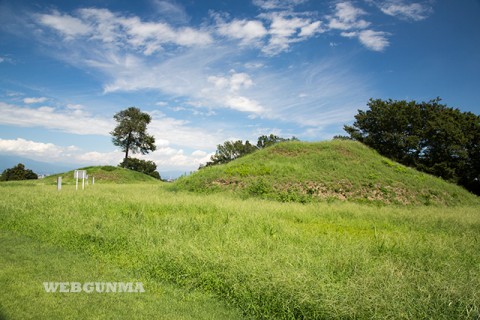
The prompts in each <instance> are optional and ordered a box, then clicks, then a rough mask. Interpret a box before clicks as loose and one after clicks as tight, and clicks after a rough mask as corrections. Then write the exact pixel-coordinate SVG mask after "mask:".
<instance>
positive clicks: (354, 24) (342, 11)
mask: <svg viewBox="0 0 480 320" xmlns="http://www.w3.org/2000/svg"><path fill="white" fill-rule="evenodd" d="M365 14H366V12H365V11H363V10H362V9H360V8H356V7H354V6H353V5H352V3H351V2H339V3H337V4H336V5H335V13H334V15H333V16H329V17H328V20H329V23H328V26H329V27H330V28H331V29H340V30H351V29H365V28H367V27H368V26H369V25H370V22H367V21H365V20H363V19H359V18H360V17H361V16H363V15H365Z"/></svg>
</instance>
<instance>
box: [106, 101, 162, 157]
mask: <svg viewBox="0 0 480 320" xmlns="http://www.w3.org/2000/svg"><path fill="white" fill-rule="evenodd" d="M113 118H114V119H115V121H117V123H118V124H117V126H116V127H115V129H114V130H113V131H112V132H110V134H111V135H112V136H113V138H112V142H113V144H114V145H116V146H118V147H120V148H121V150H122V151H123V152H125V158H124V159H128V152H129V151H131V152H132V153H139V152H140V153H141V154H147V153H149V152H150V151H155V150H156V146H155V138H154V137H153V136H151V135H149V134H147V125H148V124H149V123H150V121H151V120H152V118H151V117H150V115H149V114H147V113H144V112H141V111H140V109H138V108H135V107H130V108H128V109H125V110H122V111H120V112H118V113H116V114H115V115H114V116H113Z"/></svg>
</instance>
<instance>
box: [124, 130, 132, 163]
mask: <svg viewBox="0 0 480 320" xmlns="http://www.w3.org/2000/svg"><path fill="white" fill-rule="evenodd" d="M131 140H132V133H131V132H130V133H129V134H128V139H127V145H126V147H125V159H123V165H124V166H126V165H127V159H128V150H129V149H130V143H131Z"/></svg>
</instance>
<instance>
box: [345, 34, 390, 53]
mask: <svg viewBox="0 0 480 320" xmlns="http://www.w3.org/2000/svg"><path fill="white" fill-rule="evenodd" d="M341 35H342V36H343V37H346V38H358V40H359V41H360V42H361V43H362V44H363V45H364V46H365V47H367V48H368V49H370V50H373V51H383V50H385V48H386V47H388V46H389V44H390V43H389V41H388V39H387V35H388V33H387V32H383V31H373V30H362V31H352V32H342V33H341Z"/></svg>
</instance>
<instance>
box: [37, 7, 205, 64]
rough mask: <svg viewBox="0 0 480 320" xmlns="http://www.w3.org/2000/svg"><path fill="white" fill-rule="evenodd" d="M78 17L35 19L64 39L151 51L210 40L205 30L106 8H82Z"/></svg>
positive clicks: (57, 16)
mask: <svg viewBox="0 0 480 320" xmlns="http://www.w3.org/2000/svg"><path fill="white" fill-rule="evenodd" d="M77 13H78V17H73V16H70V15H67V14H63V15H61V14H60V13H58V12H53V13H52V14H42V15H39V16H38V17H39V18H38V22H39V23H40V24H42V25H44V26H47V27H50V28H53V29H55V30H56V31H58V32H60V33H61V34H62V35H63V36H64V37H65V39H66V40H72V39H73V38H75V37H82V36H83V37H85V38H86V39H87V40H88V39H90V40H99V41H101V42H103V43H106V44H109V45H115V46H117V47H120V48H123V47H124V46H125V45H126V44H128V45H129V46H130V48H132V49H133V50H138V51H141V52H143V53H144V54H145V55H151V54H153V53H155V52H158V51H161V50H162V46H163V45H165V44H175V45H178V46H187V47H188V46H197V45H206V44H209V43H211V42H212V41H213V39H212V37H211V36H210V34H209V33H208V32H207V31H203V30H197V29H194V28H191V27H182V28H174V27H172V26H171V25H169V24H168V23H164V22H144V21H142V20H141V19H140V18H139V17H137V16H122V15H120V14H117V13H113V12H111V11H110V10H108V9H96V8H84V9H79V10H78V11H77Z"/></svg>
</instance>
